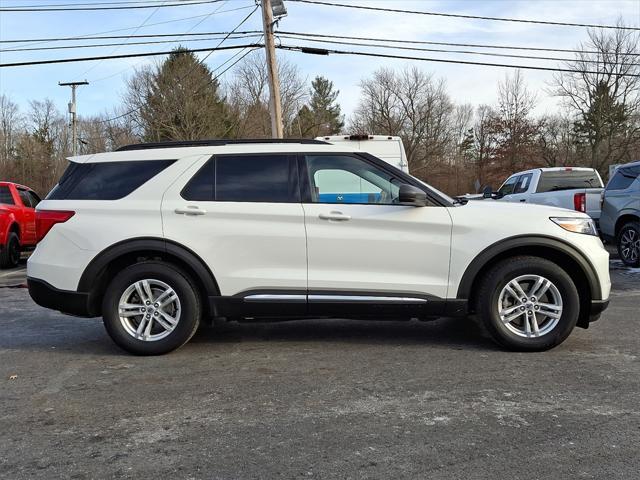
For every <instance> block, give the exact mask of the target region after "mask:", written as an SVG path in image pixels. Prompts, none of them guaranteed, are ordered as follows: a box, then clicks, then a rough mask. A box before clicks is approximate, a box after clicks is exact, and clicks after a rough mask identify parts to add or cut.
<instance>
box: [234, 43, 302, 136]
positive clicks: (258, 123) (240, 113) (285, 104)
mask: <svg viewBox="0 0 640 480" xmlns="http://www.w3.org/2000/svg"><path fill="white" fill-rule="evenodd" d="M278 75H279V77H280V99H281V103H282V120H283V123H284V130H285V135H287V136H291V135H294V136H295V132H297V131H299V128H295V126H294V125H293V123H294V119H295V118H296V116H297V114H298V112H299V110H300V108H301V107H302V105H303V104H304V102H305V100H306V96H307V91H306V87H305V80H304V79H303V78H302V77H301V75H300V71H299V70H298V67H296V66H295V65H294V64H292V63H290V62H289V61H287V60H286V59H284V58H278ZM268 82H269V80H268V76H267V69H266V64H265V61H264V56H263V55H262V54H261V53H260V52H255V53H252V54H251V55H248V56H247V57H246V58H245V60H244V61H242V62H241V63H240V64H239V65H238V67H236V69H235V71H234V78H233V80H232V81H231V83H230V84H229V85H228V86H227V92H228V93H227V98H228V101H229V104H230V112H231V118H232V122H233V127H232V128H231V130H232V131H231V132H230V135H233V136H235V137H257V138H260V137H270V136H271V121H270V117H269V90H268V85H269V83H268Z"/></svg>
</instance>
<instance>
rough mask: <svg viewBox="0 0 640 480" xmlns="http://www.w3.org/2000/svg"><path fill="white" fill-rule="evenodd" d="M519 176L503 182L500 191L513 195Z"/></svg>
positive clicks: (503, 193) (504, 194) (505, 194)
mask: <svg viewBox="0 0 640 480" xmlns="http://www.w3.org/2000/svg"><path fill="white" fill-rule="evenodd" d="M519 178H520V177H518V176H514V177H511V178H508V179H507V181H506V182H504V183H503V184H502V186H501V187H500V190H498V192H500V193H501V194H502V195H503V196H507V195H511V194H512V193H513V190H514V189H515V186H516V182H517V181H518V179H519Z"/></svg>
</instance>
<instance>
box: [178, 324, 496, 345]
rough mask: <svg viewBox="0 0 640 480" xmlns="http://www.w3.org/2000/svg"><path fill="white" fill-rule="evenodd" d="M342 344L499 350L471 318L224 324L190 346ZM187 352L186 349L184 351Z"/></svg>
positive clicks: (197, 337)
mask: <svg viewBox="0 0 640 480" xmlns="http://www.w3.org/2000/svg"><path fill="white" fill-rule="evenodd" d="M269 341H273V342H292V343H322V342H324V343H345V344H378V345H390V346H393V345H425V346H440V347H443V348H451V347H453V348H458V347H459V348H464V349H468V348H472V349H482V350H487V349H488V350H495V349H497V348H498V347H497V346H496V345H495V344H494V343H493V342H492V341H491V340H490V339H489V338H487V337H486V336H484V335H483V333H482V331H481V329H480V328H479V327H478V326H477V325H476V324H475V322H474V321H472V320H471V319H470V318H466V319H465V318H441V319H438V320H434V321H429V322H420V321H416V320H413V321H382V320H379V321H376V320H370V321H364V320H335V319H320V320H295V321H288V322H270V323H267V322H262V323H236V322H233V323H224V324H221V325H220V324H219V325H215V326H212V327H202V328H200V330H198V333H197V334H196V335H195V336H194V338H193V339H192V340H191V342H190V343H193V344H206V343H211V344H215V343H246V342H256V343H257V342H269ZM186 348H188V346H187V347H186Z"/></svg>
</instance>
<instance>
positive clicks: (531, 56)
mask: <svg viewBox="0 0 640 480" xmlns="http://www.w3.org/2000/svg"><path fill="white" fill-rule="evenodd" d="M280 36H281V37H282V38H288V39H291V40H303V41H306V42H318V43H330V44H338V45H350V46H355V47H373V48H390V49H394V50H409V51H420V52H436V53H455V54H463V55H484V56H489V57H506V58H521V59H527V60H545V61H556V62H574V61H575V59H574V58H558V57H540V56H533V55H515V54H508V53H494V52H474V51H471V50H445V49H438V48H422V47H405V46H396V45H383V44H380V43H359V42H349V41H346V40H343V41H338V40H326V39H313V38H300V37H298V36H294V35H280ZM581 62H583V63H595V64H603V63H606V64H612V65H613V64H615V62H608V61H606V60H588V59H584V60H581ZM626 65H640V64H638V63H626Z"/></svg>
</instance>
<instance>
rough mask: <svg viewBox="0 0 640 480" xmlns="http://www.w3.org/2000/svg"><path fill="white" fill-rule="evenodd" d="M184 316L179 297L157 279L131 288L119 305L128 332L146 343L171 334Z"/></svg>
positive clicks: (145, 280)
mask: <svg viewBox="0 0 640 480" xmlns="http://www.w3.org/2000/svg"><path fill="white" fill-rule="evenodd" d="M181 313H182V307H181V305H180V299H179V298H178V294H177V293H176V292H175V291H174V290H173V288H171V287H170V286H169V285H168V284H166V283H165V282H162V281H160V280H156V279H144V280H138V281H137V282H135V283H133V284H131V285H129V287H127V289H126V290H125V291H124V293H123V294H122V296H121V297H120V301H119V302H118V317H119V318H120V323H121V324H122V326H123V327H124V329H125V331H126V332H127V333H128V334H129V335H131V336H132V337H134V338H136V339H138V340H143V341H146V342H153V341H157V340H161V339H163V338H165V337H166V336H168V335H169V334H171V332H173V331H174V330H175V328H176V326H177V325H178V322H179V321H180V314H181Z"/></svg>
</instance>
